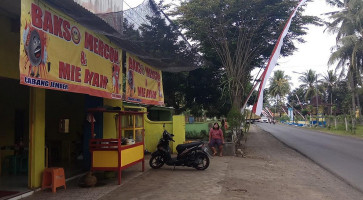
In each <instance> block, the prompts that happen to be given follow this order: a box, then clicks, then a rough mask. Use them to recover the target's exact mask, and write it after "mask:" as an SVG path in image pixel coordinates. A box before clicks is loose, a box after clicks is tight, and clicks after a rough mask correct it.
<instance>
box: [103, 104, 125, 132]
mask: <svg viewBox="0 0 363 200" xmlns="http://www.w3.org/2000/svg"><path fill="white" fill-rule="evenodd" d="M103 105H105V106H106V105H107V106H112V107H116V106H118V107H120V108H122V101H121V100H114V99H106V98H105V99H103ZM115 115H116V114H115V113H104V114H103V138H105V139H108V138H118V134H117V132H116V123H115Z"/></svg>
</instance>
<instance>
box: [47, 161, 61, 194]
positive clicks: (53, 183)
mask: <svg viewBox="0 0 363 200" xmlns="http://www.w3.org/2000/svg"><path fill="white" fill-rule="evenodd" d="M61 186H64V189H66V180H65V177H64V169H63V168H58V167H51V168H45V169H44V172H43V183H42V190H43V189H46V188H52V192H53V193H55V192H56V188H57V187H61Z"/></svg>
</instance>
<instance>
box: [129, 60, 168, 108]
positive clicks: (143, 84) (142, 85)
mask: <svg viewBox="0 0 363 200" xmlns="http://www.w3.org/2000/svg"><path fill="white" fill-rule="evenodd" d="M126 100H127V101H131V102H137V103H142V104H152V105H164V94H163V81H162V74H161V71H160V70H157V69H155V68H153V67H150V66H148V65H146V64H145V63H143V62H142V61H140V60H139V59H137V58H136V57H135V56H132V55H130V54H129V53H127V54H126Z"/></svg>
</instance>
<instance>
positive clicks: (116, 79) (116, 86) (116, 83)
mask: <svg viewBox="0 0 363 200" xmlns="http://www.w3.org/2000/svg"><path fill="white" fill-rule="evenodd" d="M120 88H121V84H120V66H118V65H116V64H114V65H113V66H112V91H113V93H115V94H118V93H119V91H120Z"/></svg>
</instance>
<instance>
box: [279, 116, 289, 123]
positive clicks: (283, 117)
mask: <svg viewBox="0 0 363 200" xmlns="http://www.w3.org/2000/svg"><path fill="white" fill-rule="evenodd" d="M277 120H279V121H285V122H287V121H289V120H290V118H289V117H288V116H287V115H283V116H281V117H279V118H277Z"/></svg>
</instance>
